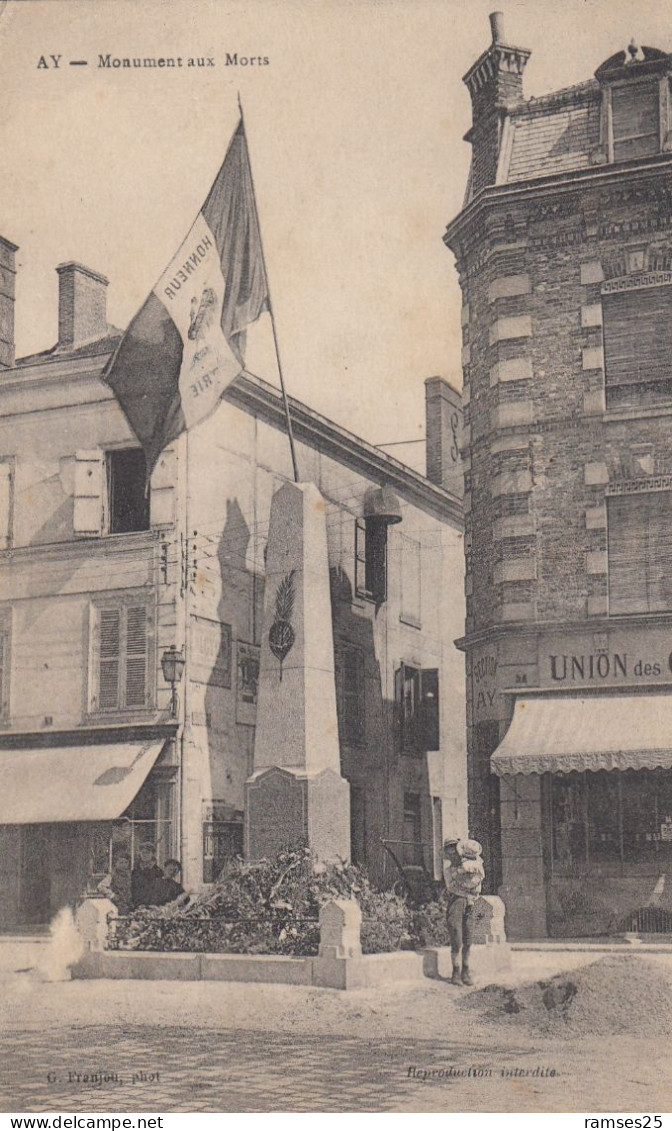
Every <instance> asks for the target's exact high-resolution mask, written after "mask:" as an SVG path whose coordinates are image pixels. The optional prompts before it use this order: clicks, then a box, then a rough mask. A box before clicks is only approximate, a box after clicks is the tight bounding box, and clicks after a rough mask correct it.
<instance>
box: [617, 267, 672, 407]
mask: <svg viewBox="0 0 672 1131" xmlns="http://www.w3.org/2000/svg"><path fill="white" fill-rule="evenodd" d="M602 303H603V322H604V357H605V381H606V387H607V389H610V388H614V387H615V386H617V385H636V384H643V383H648V382H653V381H670V380H672V360H671V359H672V286H662V287H647V288H645V289H643V290H633V291H625V292H623V293H621V294H613V295H604V296H603V300H602Z"/></svg>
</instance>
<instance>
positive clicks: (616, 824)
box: [544, 769, 672, 875]
mask: <svg viewBox="0 0 672 1131" xmlns="http://www.w3.org/2000/svg"><path fill="white" fill-rule="evenodd" d="M544 790H545V793H546V799H547V800H546V804H547V806H548V808H549V809H550V816H551V859H552V864H553V868H554V870H557V871H558V872H563V871H564V872H576V871H580V870H582V869H585V868H587V867H589V866H591V865H596V866H597V867H604V868H605V869H606V870H609V869H610V868H611V869H613V868H614V867H615V868H616V870H618V871H620V869H621V866H622V865H629V866H630V870H633V868H634V870H635V871H641V872H643V873H650V874H652V875H657V874H658V872H660V871H666V870H667V869H668V868H669V866H670V864H671V863H672V773H670V771H669V770H663V769H658V770H625V771H622V772H620V771H618V770H614V771H607V770H600V771H597V772H594V771H591V772H588V773H576V772H574V773H570V774H554V775H551V774H546V775H544Z"/></svg>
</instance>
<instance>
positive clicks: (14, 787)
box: [0, 739, 163, 825]
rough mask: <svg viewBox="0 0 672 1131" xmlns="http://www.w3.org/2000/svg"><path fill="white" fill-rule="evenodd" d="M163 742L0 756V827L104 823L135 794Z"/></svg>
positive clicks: (2, 753)
mask: <svg viewBox="0 0 672 1131" xmlns="http://www.w3.org/2000/svg"><path fill="white" fill-rule="evenodd" d="M162 747H163V741H157V740H156V739H154V740H152V741H149V742H115V743H105V744H100V745H95V746H56V747H45V748H31V749H27V750H26V749H14V750H2V751H0V824H1V825H33V824H42V823H51V822H52V821H109V820H114V818H115V817H120V816H121V814H122V813H123V812H124V810H125V809H127V808H128V806H129V805H130V804H131V801H133V799H134V798H135V796H136V794H137V793H138V791H139V790H140V787H141V786H142V784H143V782H144V781H145V778H146V777H147V775H148V774H149V771H150V770H151V768H152V766H153V765H154V763H155V761H156V759H157V758H158V756H159V754H160V752H161V749H162Z"/></svg>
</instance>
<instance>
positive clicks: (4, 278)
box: [0, 236, 19, 369]
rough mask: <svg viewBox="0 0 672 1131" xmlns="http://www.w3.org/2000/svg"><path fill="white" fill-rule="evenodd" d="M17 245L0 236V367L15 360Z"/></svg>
mask: <svg viewBox="0 0 672 1131" xmlns="http://www.w3.org/2000/svg"><path fill="white" fill-rule="evenodd" d="M18 250H19V249H18V247H17V246H16V244H14V243H10V241H9V240H6V239H4V238H3V237H2V236H0V369H11V368H12V367H13V365H14V361H15V340H14V302H15V281H16V253H17V251H18Z"/></svg>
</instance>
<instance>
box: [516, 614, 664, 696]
mask: <svg viewBox="0 0 672 1131" xmlns="http://www.w3.org/2000/svg"><path fill="white" fill-rule="evenodd" d="M539 653H540V665H539V667H540V671H539V676H540V683H541V685H542V686H543V687H583V686H585V687H599V686H610V685H614V684H616V685H618V684H630V685H632V684H642V685H645V684H651V683H654V684H660V683H672V628H665V627H662V628H660V629H641V628H633V629H632V630H631V631H628V630H623V629H620V630H619V631H617V632H616V631H609V632H603V633H590V634H588V633H581V634H579V633H577V634H573V635H569V634H567V635H565V636H562V637H551V638H546V640H545V641H544V642H542V643H541V644H540V649H539Z"/></svg>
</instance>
